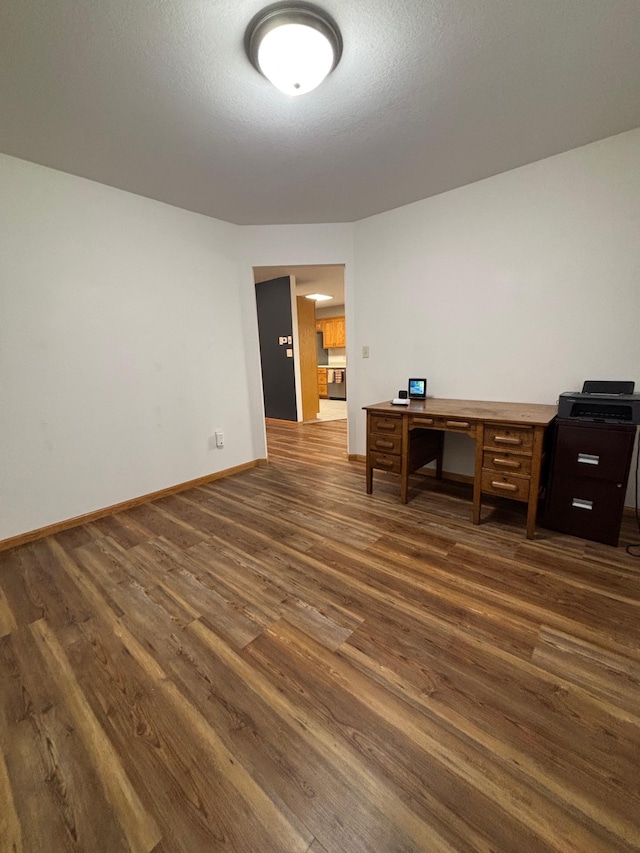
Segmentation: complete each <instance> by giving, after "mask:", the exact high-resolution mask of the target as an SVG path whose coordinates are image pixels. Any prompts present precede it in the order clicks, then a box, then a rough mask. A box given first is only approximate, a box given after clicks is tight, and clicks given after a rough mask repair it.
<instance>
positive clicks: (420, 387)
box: [409, 379, 427, 400]
mask: <svg viewBox="0 0 640 853" xmlns="http://www.w3.org/2000/svg"><path fill="white" fill-rule="evenodd" d="M409 398H410V399H411V400H426V398H427V380H426V379H410V380H409Z"/></svg>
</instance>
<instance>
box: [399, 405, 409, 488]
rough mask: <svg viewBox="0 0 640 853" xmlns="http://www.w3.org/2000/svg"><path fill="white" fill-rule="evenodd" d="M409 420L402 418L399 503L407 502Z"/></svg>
mask: <svg viewBox="0 0 640 853" xmlns="http://www.w3.org/2000/svg"><path fill="white" fill-rule="evenodd" d="M410 452H411V448H410V446H409V418H408V417H406V416H405V417H403V418H402V448H401V452H400V503H403V504H406V502H407V501H408V500H409V454H410Z"/></svg>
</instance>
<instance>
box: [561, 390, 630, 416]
mask: <svg viewBox="0 0 640 853" xmlns="http://www.w3.org/2000/svg"><path fill="white" fill-rule="evenodd" d="M634 388H635V383H633V382H591V381H590V382H585V383H584V385H583V386H582V391H581V392H578V391H565V392H564V393H563V394H560V398H559V400H558V417H559V418H566V419H567V420H574V421H591V422H595V423H603V424H640V394H634V393H633V392H634Z"/></svg>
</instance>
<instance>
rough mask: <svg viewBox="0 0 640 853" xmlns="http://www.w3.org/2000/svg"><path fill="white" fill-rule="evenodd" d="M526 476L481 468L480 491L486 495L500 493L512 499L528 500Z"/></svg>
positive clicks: (528, 481)
mask: <svg viewBox="0 0 640 853" xmlns="http://www.w3.org/2000/svg"><path fill="white" fill-rule="evenodd" d="M529 483H530V480H529V478H528V477H517V476H515V475H514V474H503V473H502V472H498V471H487V470H486V469H484V468H483V469H482V491H483V493H484V494H488V495H500V497H502V498H511V499H512V500H514V501H526V500H529Z"/></svg>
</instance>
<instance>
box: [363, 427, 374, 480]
mask: <svg viewBox="0 0 640 853" xmlns="http://www.w3.org/2000/svg"><path fill="white" fill-rule="evenodd" d="M370 441H371V414H370V413H369V412H367V462H366V467H365V471H366V472H367V478H366V482H367V494H368V495H370V494H371V493H372V492H373V466H372V465H371V456H370V455H369V454H370V450H371V448H370V447H369V442H370Z"/></svg>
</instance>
